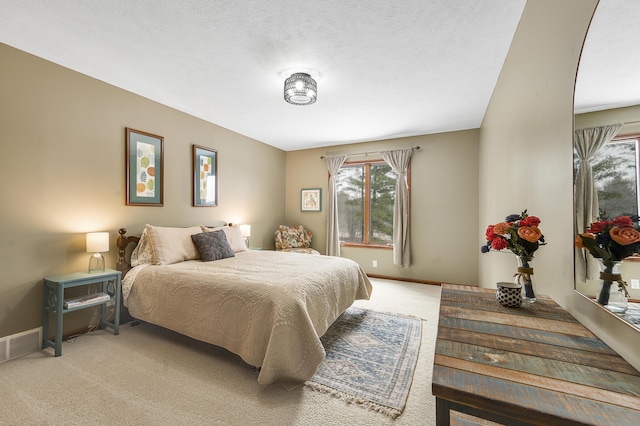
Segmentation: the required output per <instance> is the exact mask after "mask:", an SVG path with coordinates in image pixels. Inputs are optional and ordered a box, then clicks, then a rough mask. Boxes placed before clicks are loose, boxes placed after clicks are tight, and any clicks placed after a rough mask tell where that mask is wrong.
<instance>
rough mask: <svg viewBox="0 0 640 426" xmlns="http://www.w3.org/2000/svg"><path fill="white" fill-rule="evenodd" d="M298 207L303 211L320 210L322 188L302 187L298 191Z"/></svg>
mask: <svg viewBox="0 0 640 426" xmlns="http://www.w3.org/2000/svg"><path fill="white" fill-rule="evenodd" d="M300 209H301V210H302V211H303V212H319V211H321V210H322V189H320V188H312V189H303V190H302V191H301V192H300Z"/></svg>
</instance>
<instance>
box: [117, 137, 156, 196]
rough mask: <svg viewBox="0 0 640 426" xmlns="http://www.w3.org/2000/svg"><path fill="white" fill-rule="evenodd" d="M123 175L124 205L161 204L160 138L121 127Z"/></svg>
mask: <svg viewBox="0 0 640 426" xmlns="http://www.w3.org/2000/svg"><path fill="white" fill-rule="evenodd" d="M125 133H126V152H125V158H126V160H125V162H126V167H125V174H126V178H125V180H126V186H127V190H126V193H127V200H126V202H127V205H128V206H156V207H159V206H162V204H163V192H164V182H163V173H164V152H163V144H164V138H163V137H162V136H158V135H152V134H151V133H147V132H142V131H140V130H134V129H130V128H128V127H127V128H125Z"/></svg>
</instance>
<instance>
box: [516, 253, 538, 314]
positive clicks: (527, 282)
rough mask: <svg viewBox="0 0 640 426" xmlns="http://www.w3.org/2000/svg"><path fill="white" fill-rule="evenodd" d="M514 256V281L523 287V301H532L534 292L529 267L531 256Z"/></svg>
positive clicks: (534, 299) (531, 273) (531, 269)
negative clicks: (516, 264) (516, 260)
mask: <svg viewBox="0 0 640 426" xmlns="http://www.w3.org/2000/svg"><path fill="white" fill-rule="evenodd" d="M516 258H517V259H518V272H516V274H515V283H516V284H521V285H522V288H524V296H523V297H522V301H523V302H524V303H534V302H535V301H536V294H535V292H534V285H533V267H531V262H532V261H533V256H516Z"/></svg>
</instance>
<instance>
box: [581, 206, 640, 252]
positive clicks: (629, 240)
mask: <svg viewBox="0 0 640 426" xmlns="http://www.w3.org/2000/svg"><path fill="white" fill-rule="evenodd" d="M576 247H579V248H583V249H585V250H587V251H589V253H591V256H593V257H595V258H597V259H602V261H604V262H608V261H620V260H622V259H624V258H626V257H629V256H631V255H633V254H638V253H639V251H640V226H638V224H637V223H636V225H635V226H634V222H633V220H632V219H631V217H629V216H618V217H616V218H615V219H613V220H601V221H599V222H594V223H592V224H591V226H590V227H589V228H587V232H585V233H582V234H580V235H578V237H577V238H576Z"/></svg>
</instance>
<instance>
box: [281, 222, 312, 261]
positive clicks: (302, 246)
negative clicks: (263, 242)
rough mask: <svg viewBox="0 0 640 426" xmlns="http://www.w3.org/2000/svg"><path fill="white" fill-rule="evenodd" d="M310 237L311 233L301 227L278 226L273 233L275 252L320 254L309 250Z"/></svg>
mask: <svg viewBox="0 0 640 426" xmlns="http://www.w3.org/2000/svg"><path fill="white" fill-rule="evenodd" d="M312 236H313V233H312V232H311V231H307V230H306V229H304V227H303V226H302V225H298V226H286V225H280V226H278V230H277V231H276V233H275V240H276V250H277V251H288V252H293V253H306V254H320V252H318V251H317V250H314V249H312V248H311V237H312Z"/></svg>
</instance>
